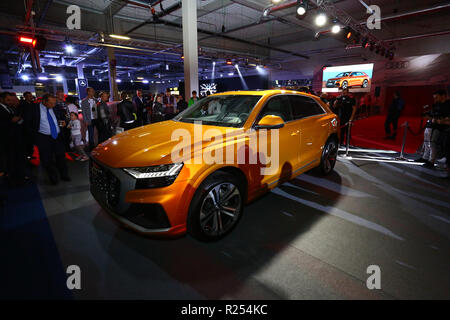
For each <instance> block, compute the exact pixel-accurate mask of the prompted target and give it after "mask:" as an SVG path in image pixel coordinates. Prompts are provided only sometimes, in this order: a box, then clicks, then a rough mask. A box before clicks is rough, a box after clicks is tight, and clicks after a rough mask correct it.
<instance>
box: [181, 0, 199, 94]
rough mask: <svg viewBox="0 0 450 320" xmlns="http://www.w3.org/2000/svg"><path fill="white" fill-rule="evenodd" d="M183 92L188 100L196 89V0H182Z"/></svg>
mask: <svg viewBox="0 0 450 320" xmlns="http://www.w3.org/2000/svg"><path fill="white" fill-rule="evenodd" d="M182 14H183V53H184V92H185V98H186V101H189V99H190V97H191V92H192V91H193V90H195V91H197V93H199V90H198V43H197V1H196V0H194V1H193V0H182Z"/></svg>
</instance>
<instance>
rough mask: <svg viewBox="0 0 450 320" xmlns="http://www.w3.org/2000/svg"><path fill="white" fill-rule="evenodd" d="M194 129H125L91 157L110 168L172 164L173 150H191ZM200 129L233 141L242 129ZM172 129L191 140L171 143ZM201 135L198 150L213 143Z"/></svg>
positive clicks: (172, 124) (161, 125)
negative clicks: (188, 136)
mask: <svg viewBox="0 0 450 320" xmlns="http://www.w3.org/2000/svg"><path fill="white" fill-rule="evenodd" d="M194 127H195V125H194V124H192V123H185V122H179V121H172V120H169V121H163V122H158V123H154V124H150V125H147V126H143V127H139V128H136V129H132V130H128V131H125V132H123V133H121V134H118V135H116V136H114V137H112V138H111V139H108V140H107V141H105V142H104V143H102V144H100V145H98V146H97V148H95V149H94V150H93V151H92V156H93V157H94V159H96V160H98V161H100V162H101V163H104V164H106V165H107V166H110V167H113V168H127V167H144V166H152V165H158V164H167V163H172V162H173V161H172V157H171V155H172V152H174V150H175V151H176V152H178V151H181V150H182V149H183V147H186V146H189V147H190V150H191V151H193V150H194ZM199 127H200V126H199ZM201 128H202V131H203V134H204V133H205V131H206V130H207V129H213V130H214V131H212V132H213V135H212V136H213V137H215V136H219V135H220V136H222V135H224V134H225V133H226V132H227V137H229V136H232V137H233V138H234V137H235V136H236V135H239V134H243V132H244V131H243V129H242V128H229V127H217V126H207V125H202V126H201ZM175 130H179V131H177V132H179V133H183V134H189V135H190V138H191V139H190V140H185V141H184V142H182V140H181V138H179V140H175V139H174V140H172V133H173V132H175ZM230 133H231V135H230ZM197 134H198V133H197ZM203 134H202V135H201V137H200V135H199V134H198V135H199V143H201V145H202V147H201V148H202V149H204V148H206V147H208V146H211V145H212V144H214V141H211V139H209V138H208V139H206V141H204V140H203ZM210 136H211V135H210ZM212 140H213V139H212ZM200 141H201V142H200Z"/></svg>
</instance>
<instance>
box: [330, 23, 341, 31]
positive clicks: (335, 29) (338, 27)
mask: <svg viewBox="0 0 450 320" xmlns="http://www.w3.org/2000/svg"><path fill="white" fill-rule="evenodd" d="M331 32H333V33H339V32H341V26H340V25H338V24H335V25H334V26H333V27H332V28H331Z"/></svg>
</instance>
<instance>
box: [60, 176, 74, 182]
mask: <svg viewBox="0 0 450 320" xmlns="http://www.w3.org/2000/svg"><path fill="white" fill-rule="evenodd" d="M61 180H62V181H66V182H69V181H72V179H70V177H69V176H65V177H61Z"/></svg>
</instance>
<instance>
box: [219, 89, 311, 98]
mask: <svg viewBox="0 0 450 320" xmlns="http://www.w3.org/2000/svg"><path fill="white" fill-rule="evenodd" d="M230 94H235V95H254V96H267V95H275V94H299V95H304V96H308V97H316V98H317V96H315V95H312V94H309V93H306V92H300V91H295V90H281V89H275V90H273V89H272V90H242V91H226V92H221V93H215V94H213V95H214V96H223V95H230Z"/></svg>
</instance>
